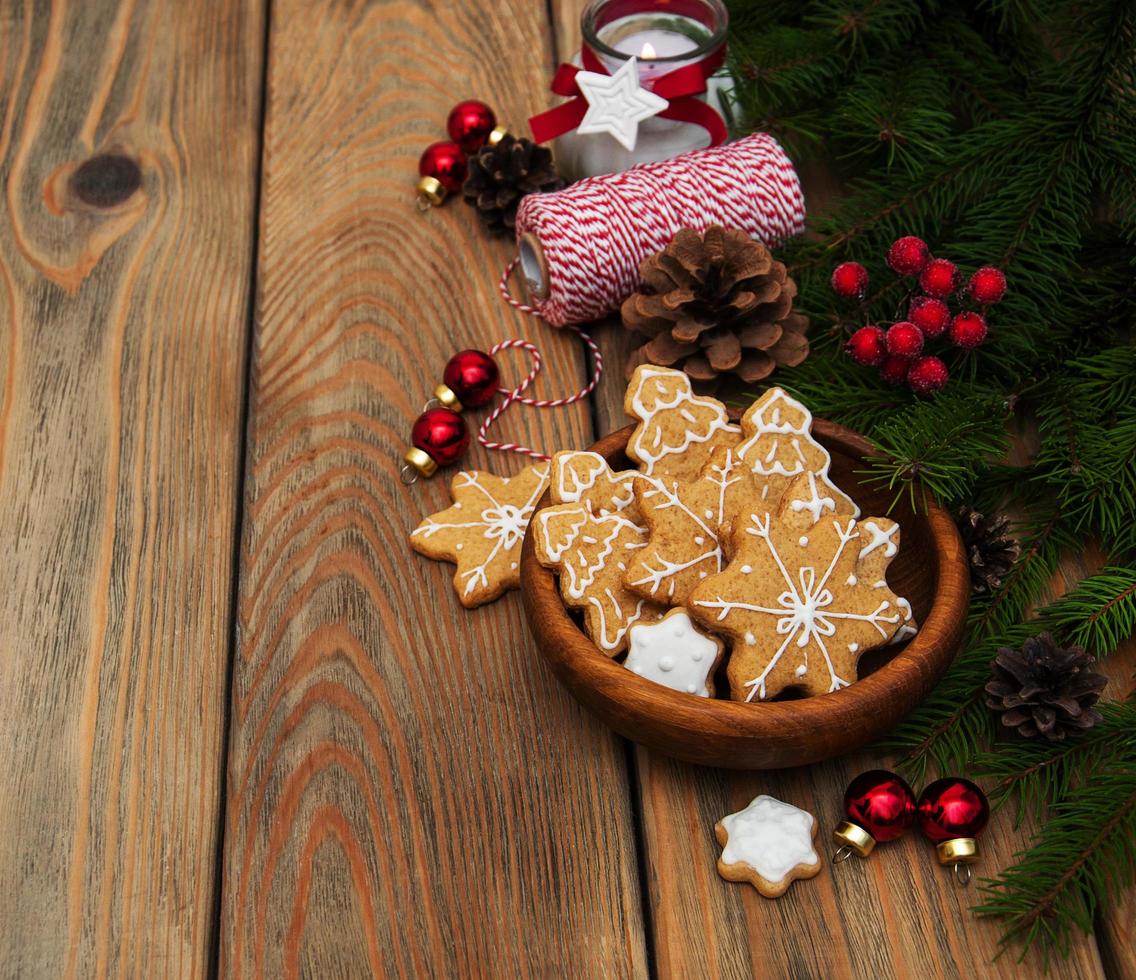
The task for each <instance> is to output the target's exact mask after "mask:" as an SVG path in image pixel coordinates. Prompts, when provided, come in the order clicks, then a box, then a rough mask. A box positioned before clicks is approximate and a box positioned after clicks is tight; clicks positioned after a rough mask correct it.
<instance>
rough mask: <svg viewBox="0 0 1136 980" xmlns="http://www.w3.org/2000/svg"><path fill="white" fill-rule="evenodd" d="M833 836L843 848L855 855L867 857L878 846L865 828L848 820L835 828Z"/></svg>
mask: <svg viewBox="0 0 1136 980" xmlns="http://www.w3.org/2000/svg"><path fill="white" fill-rule="evenodd" d="M832 836H833V837H834V838H835V839H836V841H837V842H838V843H839V844H840V846H841V847H847V848H849V849H850V850H851V851H852V853H853V854H857V855H859V856H860V857H862V858H864V857H867V856H868V855H869V854H871V853H872V849H873V848H874V847H875V846H876V839H875V838H874V837H873V836H872V835H871V834H869V833H868V832H867V831H866V830H865V829H864V828H863V827H859V826H857V825H856V824H854V823H849V822H848V821H847V820H842V821H841V822H840V823H838V824H837V825H836V827H835V828H833V831H832Z"/></svg>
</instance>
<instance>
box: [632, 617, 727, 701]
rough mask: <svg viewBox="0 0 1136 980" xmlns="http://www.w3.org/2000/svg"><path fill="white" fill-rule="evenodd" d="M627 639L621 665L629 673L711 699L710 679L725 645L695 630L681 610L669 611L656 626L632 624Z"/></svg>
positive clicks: (711, 687)
mask: <svg viewBox="0 0 1136 980" xmlns="http://www.w3.org/2000/svg"><path fill="white" fill-rule="evenodd" d="M629 636H630V640H631V646H630V649H629V651H628V654H627V659H626V660H625V661H624V662H623V666H624V667H626V668H627V669H628V670H630V671H631V672H632V673H635V674H638V675H639V676H640V677H645V678H647V680H649V681H654V682H655V683H656V684H662V685H663V687H669V688H671V689H672V690H675V691H682V692H684V693H685V694H694V695H696V696H698V697H700V698H708V697H711V696H713V694H714V681H713V680H712V679H711V678H712V675H713V673H714V668H715V667H716V666H717V665H718V661H719V659H721V656H722V651H723V650H724V649H725V644H724V643H723V642H722V641H721V640H719V639H718V638H717V637H716V636H707V635H706V634H705V633H703V632H702V631H701V630H699V629H698V627H696V626H695V625H694V624H693V623H692V622H691V621H690V616H689V615H688V614H687V611H686V610H685V609H672V610H671V611H670V612H669V613H667V614H666V615H665V616H664V617H663V618H662V619H660V620H659V621H658V622H657V623H636V624H635V625H634V626H632V627H631V632H630V634H629Z"/></svg>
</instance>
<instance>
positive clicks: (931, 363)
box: [832, 235, 1006, 395]
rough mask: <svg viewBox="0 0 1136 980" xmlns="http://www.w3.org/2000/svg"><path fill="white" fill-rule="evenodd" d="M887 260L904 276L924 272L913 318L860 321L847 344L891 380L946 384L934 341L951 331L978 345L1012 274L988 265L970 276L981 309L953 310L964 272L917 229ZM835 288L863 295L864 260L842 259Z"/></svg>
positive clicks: (927, 387) (960, 341) (848, 295)
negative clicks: (931, 346) (931, 350)
mask: <svg viewBox="0 0 1136 980" xmlns="http://www.w3.org/2000/svg"><path fill="white" fill-rule="evenodd" d="M887 263H888V266H890V268H891V270H892V271H893V272H895V273H897V274H898V275H901V276H911V277H918V286H919V289H920V290H921V292H920V293H919V294H917V295H915V296H912V297H911V301H910V303H908V307H907V318H906V319H901V320H897V321H896V322H895V323H893V324H891V326H889V327H888V328H887V329H886V330H885V329H884V328H883V327H880V326H876V325H874V324H869V325H867V326H864V327H860V329H859V330H857V331H856V332H855V333H853V334H852V336H851V337H849V338H848V343H847V344H845V347H844V350H845V352H846V353H847V354H848V356H849V357H851V358H852V360H854V361H855V362H856V363H857V364H863V365H865V366H867V367H875V368H879V372H880V377H881V378H883V379H884V381H886V382H887V383H888V384H893V385H900V384H903V383H904V382H906V383H907V385H908V386H909V387H910V388H911V390H912V391H914V392H916V393H918V394H920V395H929V394H933V393H934V392H936V391H939V390H940V389H942V388H943V387H944V386H945V385H946V383H947V380H948V378H949V377H950V375H949V373H948V371H947V366H946V364H944V363H943V361H942V359H940V358H938V357H935V355H933V354H928V353H926V351H925V347H926V345H927V342H928V341H931V340H935V339H936V338H938V337H941V336H943V335H946V338H947V339H948V340H949V341H950V342H951V343H952V344H954V345H955V346H956V347H961V348H963V349H964V350H972V349H974V348H975V347H977V346H978V345H979V344H981V343H982V342H983V341H984V340H985V339H986V334H987V326H986V316H985V311H986V308H987V307H989V306H993V305H994V304H995V303H997V302H998V301H999V300H1001V299H1002V297H1003V296H1005V295H1006V274H1005V273H1004V272H1003V271H1002V270H1001V269H999V268H996V267H995V266H992V265H984V266H983V267H982V268H981V269H979V270H978V271H977V272H975V273H974V275H972V276H971V277H970V280H969V281H968V282H967V284H966V288H965V297H966V298H969V300H971V301H972V302H973V303H975V304H977V305H978V306H979V307H980V308H981V312H979V311H976V310H971V309H959V310H958V312H955V313H953V314H952V312H951V308H950V307H949V306H948V305H947V303H946V300H947V298H948V297H949V296H951V295H952V294H958V295H959V296H960V298H962V296H963V293H962V291H961V290H960V286H961V285H962V275H961V273H960V272H959V268H958V266H957V265H955V264H954V263H953V262H952V261H950V259H941V258H935V257H934V256H932V255H931V250H930V249H929V248H928V247H927V243H926V242H925V241H923V239H921V238H916V237H915V236H914V235H907V236H905V237H903V238H899V239H897V240H896V241H894V242H892V245H891V248H889V249H888V254H887ZM832 289H833V291H834V292H835V293H836V295H837V296H839V297H841V298H842V299H851V300H861V299H863V298H864V295H865V293H867V291H868V270H867V269H865V268H864V267H863V266H862V265H861V264H860V263H859V262H842V263H841V264H840V265H838V266H837V267H836V268H835V269H834V270H833V273H832Z"/></svg>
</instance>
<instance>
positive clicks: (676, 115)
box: [529, 45, 727, 146]
mask: <svg viewBox="0 0 1136 980" xmlns="http://www.w3.org/2000/svg"><path fill="white" fill-rule="evenodd" d="M581 56H582V60H583V62H584V68H583V69H581V68H577V67H576V66H575V65H561V66H560V67H559V68H558V69H557V71H556V74H555V75H554V76H553V78H552V85H551V86H549V87H550V88H551V89H552V91H553V92H555V93H556V94H557V95H563V96H566V97H568V98H569V99H570V101H568V102H564V103H562V104H561V105H558V106H554V107H553V108H551V109H549V110H547V111H546V112H542V113H539V114H538V115H535V116H533V117H532V118H531V119H529V127H530V128H531V129H532V134H533V139H534V140H535V141H536V142H537V143H544V142H547V141H548V140H550V139H555V138H556V137H557V136H560V135H562V134H564V133H567V132H569V131H570V130H573V129H575V128H576V127H577V126H579V125H580V122H581V121H582V120H583V118H584V116H585V114H586V113H587V111H588V102H587V100H586V99H585V98H584V95H583V93H582V92H581V91H580V86H579V85H577V84H576V75H577V74H578V73H579V72H580V71H583V70H587V71H593V72H598V73H599V74H601V75H610V74H611V72H609V71H608V70H607V68H606V66H605V65H604V63H603V62H602V61H600V59H599V58H597V57H596V55H595V52H593V51H592V49H591V48H589V47H588V46H587V45H585V46H584V48H583V50H582V51H581ZM725 58H726V46H725V45H722V46H721V47H720V48H719V49H718V50H717V51H715V52H714V53H713V54H712V55H710V56H709V57H708V58H706V59H704V60H703V61H696V62H694V63H693V64H689V65H683V66H682V67H681V68H676V69H675V70H674V71H671V72H667V74H665V75H660V76H659V77H658V78H656V79H654V81H653V82H650V83H648V84H647V85H645V86H644V87H645V88H648V89H650V90H651V91H652V92H654V93H655V95H658V96H660V97H661V98H664V99H666V100H667V102H668V103H669V105H668V106H667V108H665V109H664V110H663V111H662V112H660V113H659V117H660V118H662V119H674V120H677V121H678V122H685V123H693V124H694V125H695V126H701V127H702V128H703V129H705V130H706V132H708V133H709V134H710V145H711V146H718V145H719V144H721V143H725V142H726V136H727V133H726V124H725V123H724V122H723V121H722V117H721V116H720V115H718V113H717V112H716V111H715V110H714V108H713V107H712V106H709V105H707V104H706V103H705V102H702V101H701V100H699V99H698V98H696V96H699V95H702V94H703V93H704V92H705V91H706V80H707V79H708V78H709V77H710V76H711V75H713V74H714V72H716V71H717V70H718V69H719V68H720V67H721V66H722V62H723V61H725Z"/></svg>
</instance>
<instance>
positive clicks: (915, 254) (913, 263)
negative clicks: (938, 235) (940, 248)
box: [887, 235, 931, 276]
mask: <svg viewBox="0 0 1136 980" xmlns="http://www.w3.org/2000/svg"><path fill="white" fill-rule="evenodd" d="M929 261H931V250H930V249H929V248H928V247H927V243H926V242H925V241H923V239H922V238H916V237H915V236H914V235H905V236H904V237H903V238H897V239H896V240H895V241H894V242H892V243H891V248H889V249H888V254H887V264H888V265H889V266H891V270H892V271H893V272H896V273H898V274H899V275H901V276H917V275H919V273H920V272H922V271H923V267H924V266H925V265H926V264H927V263H928V262H929Z"/></svg>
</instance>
